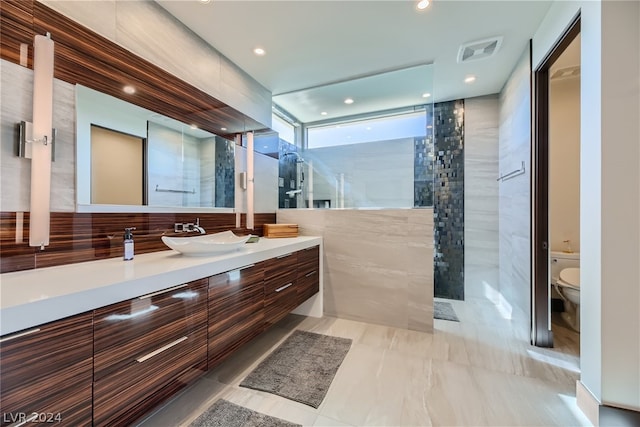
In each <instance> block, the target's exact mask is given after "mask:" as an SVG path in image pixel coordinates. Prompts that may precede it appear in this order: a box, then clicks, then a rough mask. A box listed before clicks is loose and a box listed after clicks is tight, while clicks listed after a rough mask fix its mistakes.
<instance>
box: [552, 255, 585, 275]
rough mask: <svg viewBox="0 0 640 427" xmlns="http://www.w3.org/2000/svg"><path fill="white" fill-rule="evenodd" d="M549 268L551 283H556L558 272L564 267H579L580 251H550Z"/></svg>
mask: <svg viewBox="0 0 640 427" xmlns="http://www.w3.org/2000/svg"><path fill="white" fill-rule="evenodd" d="M550 261H551V262H550V264H551V265H550V270H551V283H556V281H557V280H558V276H559V275H560V272H561V271H562V270H564V269H565V268H569V267H576V268H580V253H579V252H571V253H567V252H555V251H551V260H550Z"/></svg>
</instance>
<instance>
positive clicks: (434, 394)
mask: <svg viewBox="0 0 640 427" xmlns="http://www.w3.org/2000/svg"><path fill="white" fill-rule="evenodd" d="M452 303H453V306H454V308H455V310H456V312H457V314H458V317H459V318H460V322H459V323H458V322H450V321H446V320H435V332H434V333H433V334H428V333H422V332H414V331H409V330H404V329H397V328H391V327H385V326H379V325H373V324H368V323H361V322H356V321H352V320H344V319H336V318H331V317H325V318H322V319H315V318H305V317H301V316H295V315H290V316H289V317H287V318H286V319H284V320H283V321H282V322H280V323H279V324H277V325H276V326H274V327H273V328H272V329H270V330H269V331H267V332H265V333H264V334H263V335H262V336H260V337H258V338H256V339H255V340H254V341H253V342H251V343H249V344H248V345H247V346H245V347H244V348H243V349H241V350H240V352H239V353H238V354H237V355H234V356H232V358H231V359H230V360H228V361H227V362H225V363H224V364H222V365H221V366H219V367H218V368H216V369H215V370H212V371H211V372H209V373H208V374H207V375H206V376H205V377H204V378H202V379H201V380H199V381H198V382H197V383H196V384H194V385H193V386H191V387H190V388H189V389H187V390H186V391H185V392H184V393H182V394H181V395H179V396H178V397H177V398H175V399H174V400H173V401H171V402H169V403H168V404H167V405H166V406H164V407H163V408H162V409H160V410H159V411H157V412H156V413H155V414H153V415H152V416H151V417H149V418H148V419H147V420H145V422H144V423H143V424H142V425H143V426H144V427H150V426H163V427H173V426H179V425H188V424H189V423H190V422H191V421H193V420H194V419H195V418H196V417H197V416H198V415H199V414H200V413H202V412H203V411H205V410H206V409H207V408H208V407H209V406H210V405H211V404H212V403H213V402H215V401H216V400H217V399H219V398H224V399H227V400H229V401H231V402H234V403H236V404H239V405H242V406H245V407H247V408H250V409H253V410H256V411H259V412H262V413H264V414H268V415H272V416H276V417H279V418H283V419H285V420H288V421H291V422H296V423H300V424H302V425H305V426H345V425H346V426H380V425H384V426H524V425H526V426H580V425H590V424H589V423H588V421H587V420H586V418H585V417H584V416H583V415H582V414H581V413H580V412H579V410H578V409H577V407H576V406H575V382H576V380H577V379H578V378H579V372H578V371H579V368H578V366H579V359H578V356H577V354H578V349H579V335H578V334H576V333H574V332H572V331H570V330H568V329H566V328H564V327H562V326H561V325H558V324H554V325H553V329H554V336H555V340H556V348H553V349H542V348H537V347H532V346H530V345H529V344H528V338H527V337H528V326H527V325H526V324H524V323H523V322H519V323H517V322H514V321H512V320H507V319H504V318H503V317H502V316H501V315H500V313H499V312H498V310H496V308H495V307H494V306H493V305H492V304H491V303H489V302H488V301H486V300H481V299H468V300H467V301H465V302H459V301H453V302H452ZM295 329H302V330H307V331H312V332H318V333H323V334H327V335H334V336H340V337H347V338H351V339H353V345H352V347H351V350H350V351H349V354H348V355H347V357H346V358H345V360H344V362H343V364H342V366H341V367H340V369H339V370H338V373H337V375H336V377H335V379H334V381H333V383H332V384H331V388H330V389H329V392H328V393H327V396H326V397H325V399H324V401H323V402H322V404H321V405H320V407H319V408H318V409H313V408H311V407H309V406H306V405H304V404H300V403H297V402H293V401H289V400H287V399H284V398H282V397H278V396H275V395H271V394H268V393H264V392H259V391H255V390H250V389H246V388H240V387H238V384H239V383H240V381H242V379H243V378H244V377H245V376H246V375H247V374H248V373H249V372H250V371H251V370H252V369H253V368H254V367H255V366H256V365H257V363H259V361H260V360H262V359H263V358H264V357H265V356H266V355H267V354H268V353H269V352H270V351H271V350H272V349H274V348H275V347H277V346H278V344H279V343H281V342H282V341H283V340H284V339H285V338H286V337H287V336H288V335H289V334H290V333H291V332H292V331H293V330H295Z"/></svg>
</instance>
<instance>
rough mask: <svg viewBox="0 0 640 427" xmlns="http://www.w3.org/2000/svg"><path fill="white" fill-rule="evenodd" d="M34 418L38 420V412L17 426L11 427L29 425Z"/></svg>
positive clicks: (16, 426) (16, 425)
mask: <svg viewBox="0 0 640 427" xmlns="http://www.w3.org/2000/svg"><path fill="white" fill-rule="evenodd" d="M36 418H38V412H34V413H33V414H32V415H31V416H30V417H29V418H27V419H26V420H24V421H22V422H21V423H19V424H13V426H12V427H20V426H23V425H25V424H26V423H30V422H31V421H33V420H35V419H36Z"/></svg>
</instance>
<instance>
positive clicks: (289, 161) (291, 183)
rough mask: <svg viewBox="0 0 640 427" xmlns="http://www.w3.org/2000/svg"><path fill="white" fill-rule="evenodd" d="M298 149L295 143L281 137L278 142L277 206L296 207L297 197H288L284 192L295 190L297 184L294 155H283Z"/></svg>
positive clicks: (281, 207) (282, 207)
mask: <svg viewBox="0 0 640 427" xmlns="http://www.w3.org/2000/svg"><path fill="white" fill-rule="evenodd" d="M292 151H296V152H297V151H298V147H297V146H296V145H293V144H290V143H288V142H286V141H285V140H283V139H281V140H280V142H279V144H278V181H279V182H278V207H279V208H280V209H284V208H296V207H298V206H297V198H296V197H289V196H288V195H287V194H286V192H287V191H290V190H295V189H296V186H297V182H298V179H297V168H296V156H285V154H286V153H290V152H292Z"/></svg>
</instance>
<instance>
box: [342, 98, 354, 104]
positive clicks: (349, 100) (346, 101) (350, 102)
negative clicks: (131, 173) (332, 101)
mask: <svg viewBox="0 0 640 427" xmlns="http://www.w3.org/2000/svg"><path fill="white" fill-rule="evenodd" d="M344 103H345V104H347V105H351V104H353V103H354V100H353V99H352V98H347V99H345V100H344Z"/></svg>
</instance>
